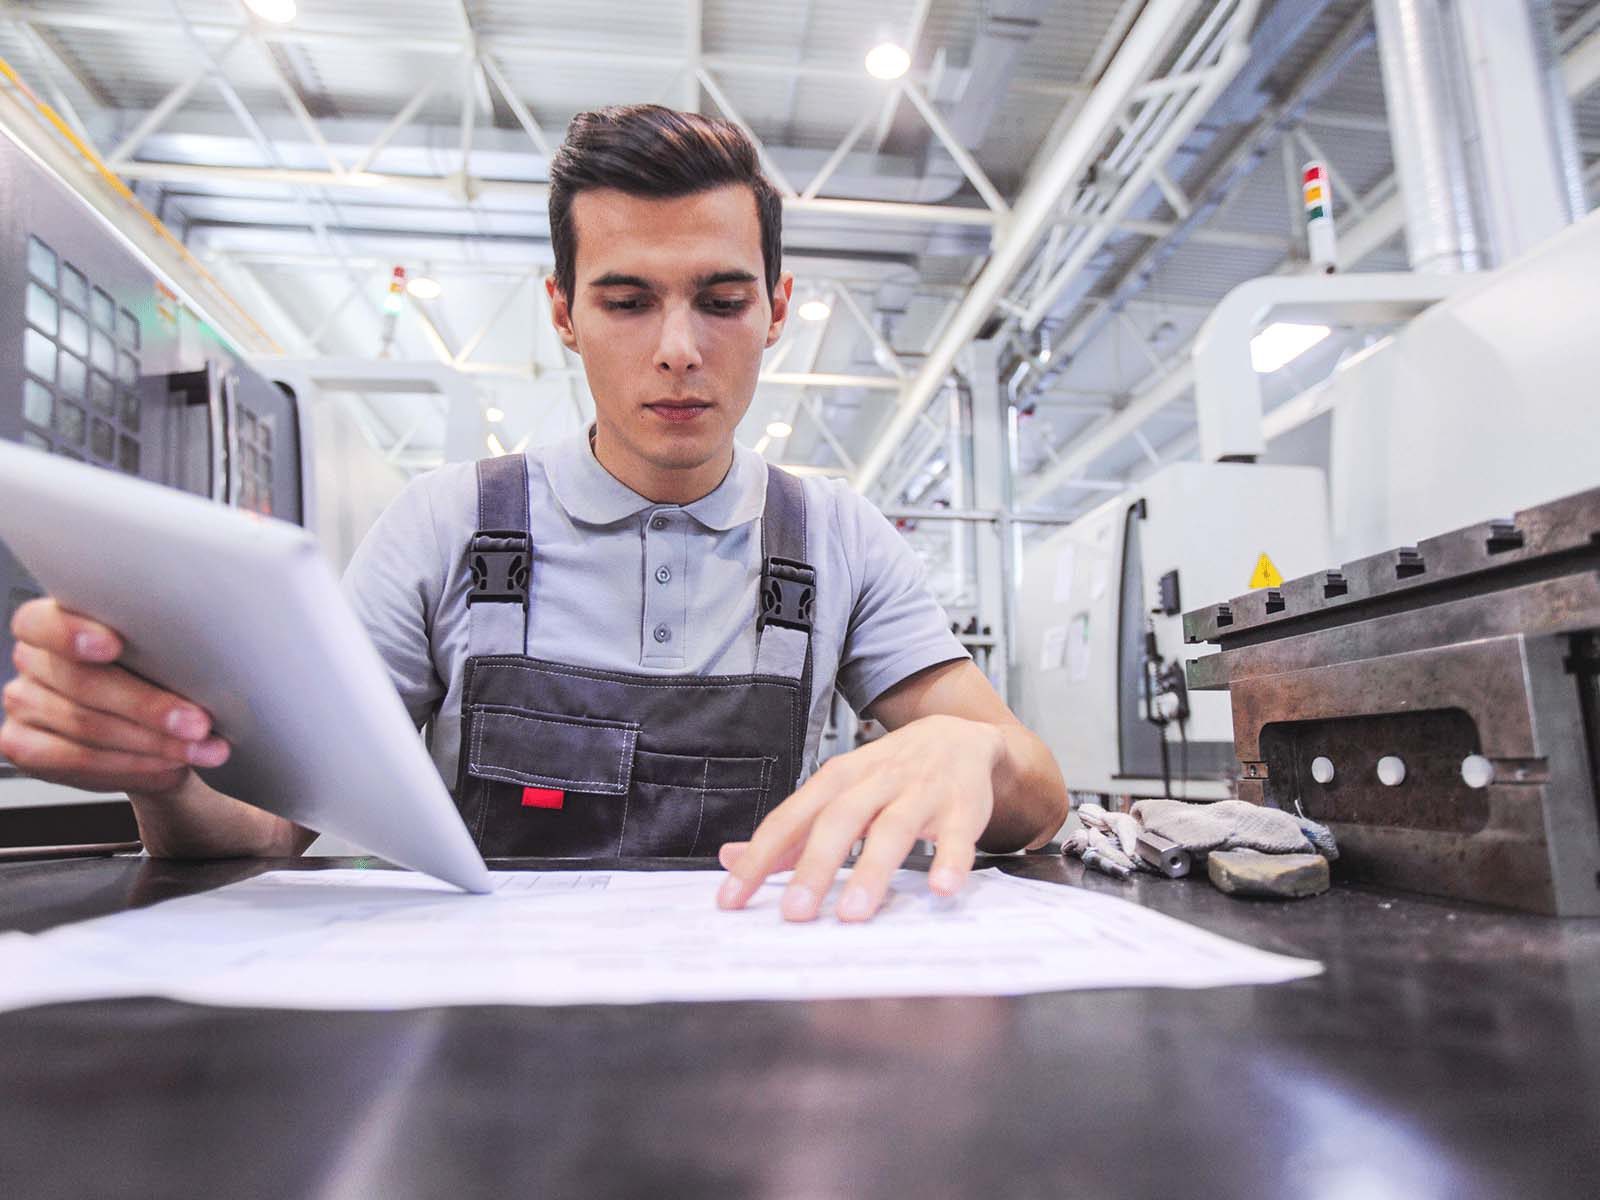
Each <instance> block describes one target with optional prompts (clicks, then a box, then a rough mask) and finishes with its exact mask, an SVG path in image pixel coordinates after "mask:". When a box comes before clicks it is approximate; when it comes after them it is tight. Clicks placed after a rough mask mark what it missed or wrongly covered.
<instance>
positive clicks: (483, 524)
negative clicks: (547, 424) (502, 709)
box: [466, 454, 533, 658]
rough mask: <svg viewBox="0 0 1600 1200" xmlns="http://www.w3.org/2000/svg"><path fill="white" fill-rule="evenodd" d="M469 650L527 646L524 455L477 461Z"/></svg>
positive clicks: (528, 547)
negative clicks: (475, 524) (476, 508)
mask: <svg viewBox="0 0 1600 1200" xmlns="http://www.w3.org/2000/svg"><path fill="white" fill-rule="evenodd" d="M466 561H467V570H468V571H469V572H470V573H471V576H472V582H471V586H470V587H469V588H468V590H467V619H468V644H467V653H468V654H469V655H470V656H471V657H473V658H478V657H481V656H483V655H486V654H523V653H525V652H526V647H527V628H528V580H529V575H530V573H531V569H532V565H533V546H532V543H531V540H530V538H529V536H528V460H527V458H526V457H525V456H524V455H521V454H506V455H502V456H501V457H499V458H484V459H480V460H479V461H478V528H477V530H476V531H475V532H474V533H473V535H472V538H471V540H470V541H469V542H468V543H467V556H466Z"/></svg>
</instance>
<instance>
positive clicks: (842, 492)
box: [832, 486, 969, 713]
mask: <svg viewBox="0 0 1600 1200" xmlns="http://www.w3.org/2000/svg"><path fill="white" fill-rule="evenodd" d="M832 490H833V495H832V499H833V502H834V514H835V522H836V530H835V534H836V536H837V537H838V538H839V540H840V545H841V549H842V550H843V552H844V554H845V555H846V556H847V561H848V562H849V563H850V564H851V566H852V571H853V574H854V575H855V581H856V594H855V602H854V604H853V605H852V607H851V610H850V623H849V625H848V627H847V628H846V630H845V638H844V647H843V649H842V650H841V652H840V656H839V674H838V685H839V690H840V691H841V692H843V693H844V697H845V699H846V700H847V701H849V703H850V706H851V707H852V708H854V709H855V710H856V711H857V712H858V713H860V712H865V711H866V710H868V709H869V708H871V707H872V705H873V703H874V702H875V701H876V700H877V699H878V698H879V697H880V696H882V695H883V694H884V693H885V692H887V691H888V690H889V689H890V688H892V687H894V686H895V685H896V684H897V683H900V682H902V681H904V680H906V679H909V678H910V677H911V676H913V675H915V674H916V673H917V672H918V671H923V670H926V669H927V668H929V667H934V666H938V665H939V664H941V663H947V662H956V661H958V660H960V659H963V658H967V657H969V656H968V654H967V651H966V649H965V647H963V646H962V645H961V642H960V641H959V640H958V639H957V638H956V636H955V635H954V634H953V633H951V632H950V620H949V617H947V616H946V615H945V611H944V609H943V608H942V607H941V606H940V604H939V602H938V601H937V600H935V599H934V598H933V593H931V592H930V591H929V590H928V585H927V572H926V570H925V569H924V567H923V565H922V560H921V559H919V558H918V557H917V555H916V552H915V551H914V550H912V548H911V546H910V545H909V544H908V543H907V542H906V540H905V538H904V537H902V536H901V535H900V533H899V532H898V531H897V530H896V529H895V528H894V526H893V525H891V524H889V522H888V521H887V520H886V519H885V518H884V516H883V514H882V513H880V512H879V511H878V510H877V509H876V508H874V507H873V506H872V505H871V504H870V503H869V502H868V501H867V500H865V499H864V498H862V497H861V496H859V495H858V494H856V493H855V492H853V491H850V490H849V489H848V488H846V487H844V486H837V487H836V488H835V489H832Z"/></svg>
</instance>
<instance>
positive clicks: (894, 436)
mask: <svg viewBox="0 0 1600 1200" xmlns="http://www.w3.org/2000/svg"><path fill="white" fill-rule="evenodd" d="M1192 8H1193V0H1150V3H1149V4H1147V5H1146V6H1145V9H1144V12H1143V14H1142V15H1141V16H1140V17H1139V19H1138V21H1137V22H1136V23H1135V24H1134V26H1133V28H1132V29H1131V30H1130V31H1129V33H1128V37H1127V39H1126V40H1125V41H1124V42H1123V44H1122V48H1121V49H1120V50H1118V51H1117V55H1116V57H1115V58H1114V59H1112V61H1111V64H1110V65H1109V66H1108V67H1107V68H1106V72H1105V75H1104V76H1103V77H1102V78H1101V80H1100V82H1099V84H1098V85H1096V87H1095V89H1094V91H1093V92H1092V93H1091V94H1090V96H1089V98H1088V100H1086V101H1085V102H1084V106H1083V111H1082V112H1081V113H1080V114H1079V116H1078V119H1077V120H1076V121H1075V122H1074V123H1073V125H1072V128H1071V129H1070V130H1069V131H1068V133H1067V136H1066V137H1065V138H1064V139H1063V140H1062V143H1061V147H1060V149H1059V150H1058V151H1057V152H1056V153H1055V154H1054V155H1053V156H1052V158H1051V159H1050V161H1049V162H1048V163H1046V164H1044V167H1043V169H1042V170H1040V172H1039V173H1038V175H1037V176H1036V177H1034V178H1033V179H1032V180H1031V181H1030V182H1029V183H1028V185H1027V186H1026V187H1025V188H1024V189H1023V191H1022V194H1021V195H1020V196H1018V197H1017V202H1016V205H1015V207H1014V208H1013V209H1012V214H1011V219H1010V221H1009V222H1008V223H1007V228H1006V231H1005V234H1004V236H1003V237H1002V238H1001V239H1000V242H999V244H998V245H997V246H996V248H995V252H994V255H993V256H992V257H991V258H990V259H989V262H988V264H987V265H986V266H985V267H984V269H983V272H982V273H981V274H980V275H979V276H978V278H977V281H976V282H975V283H974V284H973V285H972V289H971V290H970V291H969V292H968V293H967V295H966V297H965V298H964V299H963V300H962V302H961V305H960V307H959V308H957V309H956V311H955V313H954V314H952V316H951V318H950V320H949V321H947V322H946V323H945V326H944V328H943V330H941V332H940V335H939V337H938V339H937V341H936V342H935V343H934V345H933V347H932V348H931V349H930V351H929V353H928V356H927V359H926V361H925V362H924V363H923V365H922V369H921V370H920V371H919V372H918V373H917V375H916V377H915V378H914V379H913V380H912V381H911V383H910V384H909V385H908V386H907V388H906V390H905V392H904V393H903V394H902V395H901V397H900V402H899V405H898V407H897V408H896V410H895V413H894V415H893V416H892V417H891V418H890V420H889V422H888V424H887V425H886V427H885V428H884V430H883V431H882V432H881V433H880V434H879V435H878V440H877V442H876V443H875V444H874V445H873V447H872V450H871V452H870V453H869V454H868V455H867V457H866V460H865V461H864V462H863V463H862V464H861V469H860V471H858V472H857V473H856V478H855V485H856V488H857V489H858V490H860V491H862V492H865V491H866V490H867V489H868V488H870V487H871V486H872V484H873V483H875V482H876V481H877V479H878V477H879V476H880V475H881V474H882V473H883V470H884V468H885V467H887V466H888V465H889V463H890V461H891V460H892V459H893V457H894V452H895V449H896V448H897V447H898V445H899V444H900V441H901V439H902V438H904V437H905V435H906V433H907V432H908V431H909V430H910V429H911V427H912V426H913V425H915V424H916V420H917V416H918V414H920V413H921V412H922V410H923V409H924V408H925V407H927V405H928V402H929V401H930V400H932V399H933V397H934V396H935V395H936V394H937V393H938V391H939V388H940V387H941V386H942V385H943V383H944V380H945V377H946V376H947V375H948V374H949V373H950V368H951V367H952V366H954V365H955V360H956V355H957V354H958V353H959V352H960V351H961V348H962V347H963V346H965V345H966V344H967V343H968V342H969V341H970V340H971V339H972V337H973V336H974V335H975V334H976V333H977V332H978V329H979V327H980V326H981V325H982V324H983V323H984V321H986V320H987V319H988V318H989V314H990V313H992V312H993V311H994V306H995V303H996V302H997V301H998V300H999V298H1000V296H1001V294H1002V293H1003V292H1004V291H1005V289H1006V287H1007V285H1009V284H1010V282H1011V281H1012V280H1013V279H1014V278H1015V277H1016V275H1017V272H1018V271H1019V270H1020V269H1021V268H1022V267H1023V265H1024V264H1025V262H1026V260H1027V257H1028V252H1029V251H1030V250H1031V249H1032V248H1033V244H1034V242H1035V240H1036V239H1037V238H1038V237H1039V235H1040V234H1041V233H1042V232H1043V231H1044V230H1045V229H1046V228H1047V227H1048V226H1049V224H1050V221H1051V218H1052V217H1053V216H1054V213H1055V209H1056V206H1057V205H1058V204H1059V203H1060V200H1061V197H1062V195H1063V194H1064V193H1065V192H1066V190H1067V188H1069V187H1070V186H1071V185H1072V184H1074V183H1075V182H1077V180H1078V179H1079V178H1080V177H1081V176H1082V174H1083V172H1084V170H1085V168H1086V167H1087V166H1088V165H1089V162H1090V160H1091V158H1092V156H1093V155H1094V153H1095V152H1096V151H1097V150H1098V149H1099V147H1100V144H1101V143H1102V141H1103V140H1104V139H1105V136H1106V133H1107V131H1108V130H1110V129H1111V128H1112V127H1113V126H1114V125H1115V123H1116V119H1117V117H1118V115H1120V113H1121V112H1122V110H1123V108H1124V107H1125V106H1126V104H1127V102H1128V97H1129V96H1130V95H1132V94H1133V90H1134V89H1135V88H1136V87H1138V86H1139V84H1140V83H1141V82H1143V81H1144V77H1145V75H1146V73H1147V72H1148V71H1149V70H1150V68H1151V66H1152V65H1153V64H1154V63H1156V62H1157V61H1159V59H1160V57H1161V55H1162V54H1163V53H1164V52H1165V50H1166V48H1167V46H1168V45H1170V43H1171V39H1172V37H1173V35H1174V31H1175V30H1178V29H1181V28H1182V25H1183V22H1184V18H1186V17H1187V16H1188V14H1189V12H1190V11H1191V10H1192Z"/></svg>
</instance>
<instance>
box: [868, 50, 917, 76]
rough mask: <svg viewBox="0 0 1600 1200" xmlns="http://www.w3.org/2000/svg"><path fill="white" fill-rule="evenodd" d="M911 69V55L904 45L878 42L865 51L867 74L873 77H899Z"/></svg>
mask: <svg viewBox="0 0 1600 1200" xmlns="http://www.w3.org/2000/svg"><path fill="white" fill-rule="evenodd" d="M910 69H911V55H910V54H909V53H907V51H906V49H905V47H903V46H897V45H895V44H894V43H893V42H880V43H879V44H878V45H876V46H874V47H873V48H872V49H871V50H868V51H867V74H868V75H871V76H872V77H873V78H874V79H899V78H900V76H902V75H904V74H905V73H906V72H907V71H909V70H910Z"/></svg>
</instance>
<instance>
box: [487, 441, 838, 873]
mask: <svg viewBox="0 0 1600 1200" xmlns="http://www.w3.org/2000/svg"><path fill="white" fill-rule="evenodd" d="M527 471H528V467H527V460H526V459H525V458H524V457H523V456H522V455H506V456H504V457H501V458H489V459H484V460H482V461H481V462H479V463H478V530H477V532H476V533H474V534H473V535H472V540H471V542H470V543H469V544H468V548H467V553H466V555H465V556H464V562H463V566H462V569H463V570H466V571H469V572H470V573H471V584H470V588H469V591H468V596H467V603H468V606H469V608H468V615H469V623H470V634H469V646H468V655H469V657H468V659H467V664H466V675H465V679H464V684H463V688H462V700H461V759H460V767H459V770H458V775H457V781H456V789H455V796H456V804H457V805H458V806H459V807H460V809H461V815H462V818H463V820H465V822H466V824H467V828H468V829H469V830H471V831H472V834H473V837H474V838H475V839H476V841H477V843H478V848H479V849H480V850H481V851H482V852H483V854H484V855H485V856H486V857H491V858H504V857H523V856H545V857H582V858H612V857H629V858H631V857H647V856H648V857H654V856H667V857H676V856H690V855H707V856H709V855H714V854H716V852H717V848H718V847H719V846H721V845H722V843H723V842H728V841H743V840H745V839H748V838H749V837H750V835H751V833H752V831H753V830H754V829H755V827H756V824H757V823H758V822H759V821H760V820H761V818H762V816H764V815H765V814H766V813H767V812H768V811H769V810H770V809H771V808H772V807H773V805H775V804H776V803H778V802H779V801H781V800H783V799H784V798H785V797H786V796H788V795H789V793H790V792H792V791H793V790H794V788H795V786H796V783H797V781H798V778H799V775H800V770H801V766H802V763H803V761H804V754H805V739H806V726H807V718H808V710H809V707H810V699H811V612H812V604H813V599H814V596H815V583H816V575H815V572H814V571H813V570H812V568H811V567H810V566H809V565H808V564H807V562H806V512H805V496H804V494H803V492H802V490H801V487H800V481H799V480H798V479H796V478H795V477H794V476H792V475H788V474H786V473H785V472H783V471H780V470H778V469H777V468H776V467H769V468H768V469H767V500H766V508H765V511H764V512H763V514H762V518H761V559H762V575H761V604H760V612H759V613H756V614H752V616H753V617H754V619H755V621H756V628H757V631H758V632H757V639H758V640H757V651H756V666H755V672H754V673H753V674H750V675H648V674H634V673H631V672H618V671H600V670H595V669H593V668H589V667H579V666H573V665H570V664H567V663H560V662H547V661H544V660H541V659H535V658H530V657H529V656H528V655H527V653H526V646H527V641H526V638H527V615H528V606H529V603H530V597H529V594H528V583H529V578H530V573H531V572H530V568H531V565H532V562H533V557H532V556H533V554H534V552H535V550H536V548H535V547H534V546H533V545H532V544H531V541H530V538H529V533H528V530H529V522H528V475H527ZM534 602H541V601H534ZM542 602H545V603H551V602H553V603H561V604H582V603H584V598H583V597H582V596H561V597H556V598H554V600H546V601H542Z"/></svg>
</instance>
